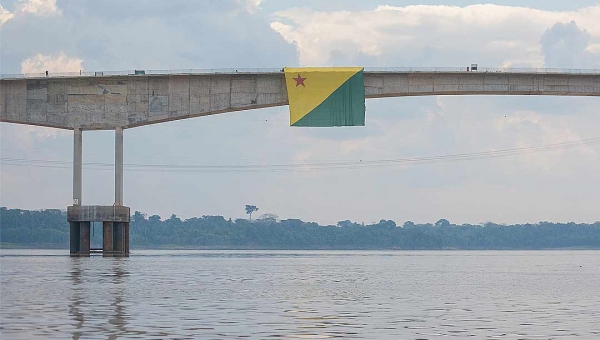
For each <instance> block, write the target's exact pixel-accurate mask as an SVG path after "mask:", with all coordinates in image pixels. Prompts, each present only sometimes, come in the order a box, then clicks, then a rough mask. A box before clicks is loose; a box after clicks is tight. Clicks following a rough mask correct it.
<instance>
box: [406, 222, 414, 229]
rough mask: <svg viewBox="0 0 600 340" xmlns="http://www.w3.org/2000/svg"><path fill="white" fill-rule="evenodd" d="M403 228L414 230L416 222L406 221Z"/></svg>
mask: <svg viewBox="0 0 600 340" xmlns="http://www.w3.org/2000/svg"><path fill="white" fill-rule="evenodd" d="M403 227H404V228H414V227H415V222H413V221H406V222H404V225H403Z"/></svg>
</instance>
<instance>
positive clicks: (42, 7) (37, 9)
mask: <svg viewBox="0 0 600 340" xmlns="http://www.w3.org/2000/svg"><path fill="white" fill-rule="evenodd" d="M16 12H17V13H19V12H20V13H31V14H35V15H39V16H49V15H54V14H61V13H62V12H61V10H60V9H58V7H56V0H20V1H19V2H18V3H17V6H16Z"/></svg>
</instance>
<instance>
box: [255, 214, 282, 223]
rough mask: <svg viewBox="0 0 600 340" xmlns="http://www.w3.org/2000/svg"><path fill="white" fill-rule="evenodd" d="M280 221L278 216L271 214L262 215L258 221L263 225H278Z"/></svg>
mask: <svg viewBox="0 0 600 340" xmlns="http://www.w3.org/2000/svg"><path fill="white" fill-rule="evenodd" d="M278 220H279V216H277V215H276V214H271V213H266V214H262V215H260V217H259V218H258V221H260V222H262V223H277V221H278Z"/></svg>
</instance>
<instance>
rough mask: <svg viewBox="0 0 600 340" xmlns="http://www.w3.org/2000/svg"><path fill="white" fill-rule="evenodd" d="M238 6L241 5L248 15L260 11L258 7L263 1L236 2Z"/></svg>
mask: <svg viewBox="0 0 600 340" xmlns="http://www.w3.org/2000/svg"><path fill="white" fill-rule="evenodd" d="M237 1H238V3H239V4H240V5H242V6H243V7H244V8H245V9H246V11H248V13H254V12H256V11H257V10H260V9H261V8H260V5H261V4H262V3H263V2H264V0H237Z"/></svg>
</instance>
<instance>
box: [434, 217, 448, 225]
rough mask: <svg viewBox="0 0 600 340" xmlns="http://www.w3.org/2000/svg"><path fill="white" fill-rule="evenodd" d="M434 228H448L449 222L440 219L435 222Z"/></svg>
mask: <svg viewBox="0 0 600 340" xmlns="http://www.w3.org/2000/svg"><path fill="white" fill-rule="evenodd" d="M435 226H436V227H449V226H450V222H449V221H448V220H447V219H445V218H442V219H441V220H439V221H437V222H435Z"/></svg>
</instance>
